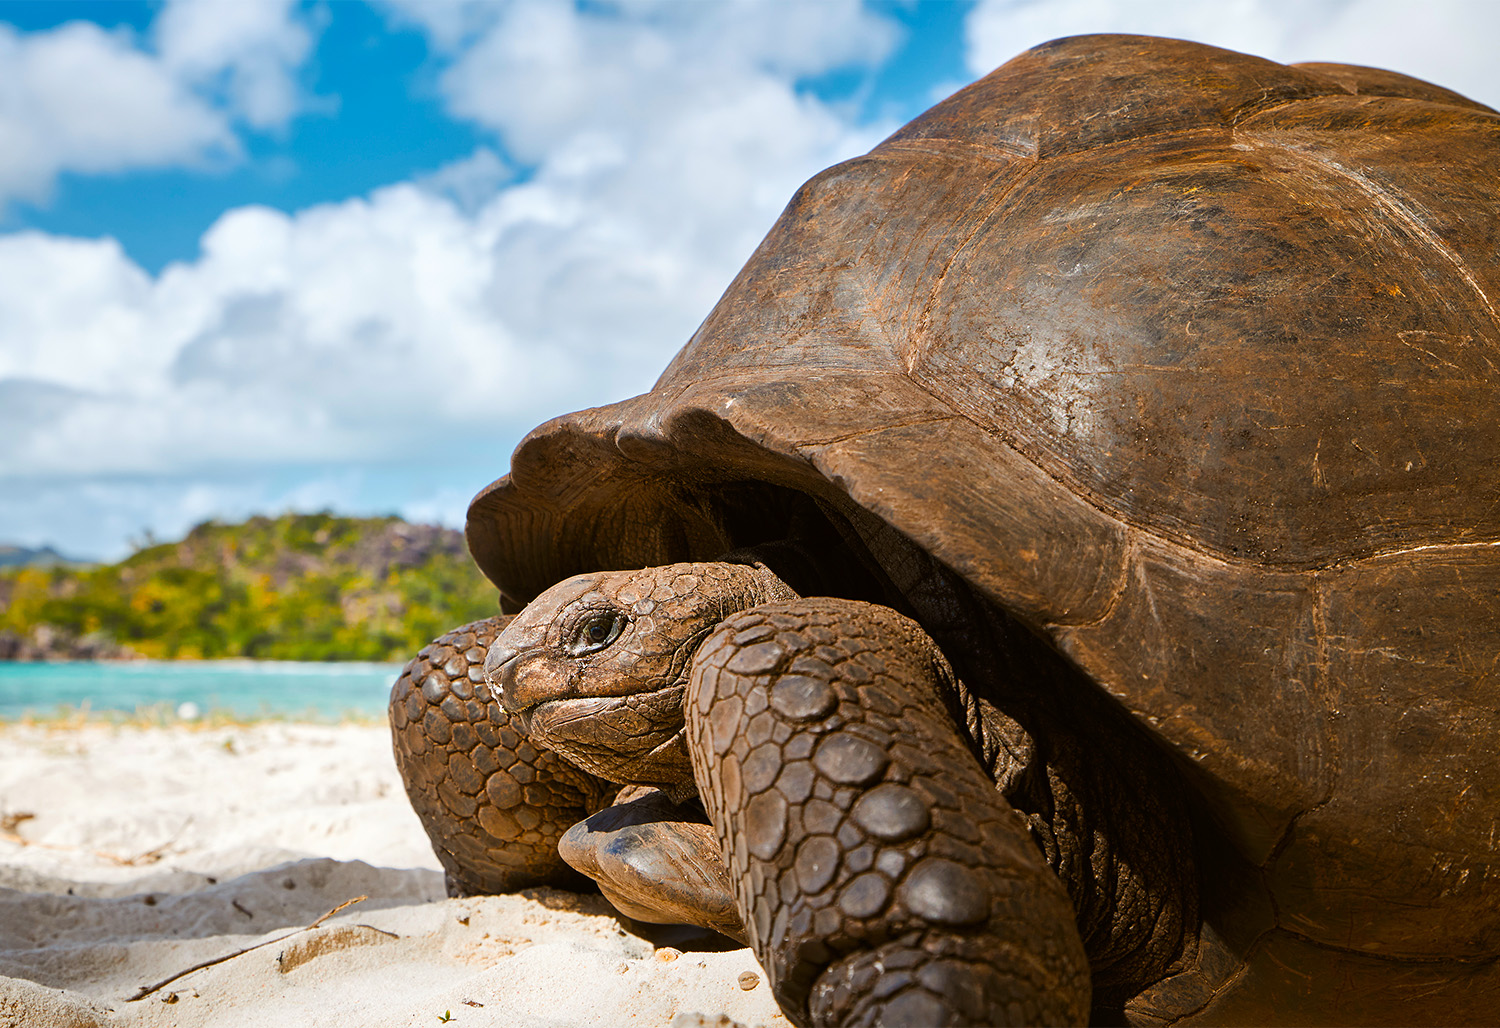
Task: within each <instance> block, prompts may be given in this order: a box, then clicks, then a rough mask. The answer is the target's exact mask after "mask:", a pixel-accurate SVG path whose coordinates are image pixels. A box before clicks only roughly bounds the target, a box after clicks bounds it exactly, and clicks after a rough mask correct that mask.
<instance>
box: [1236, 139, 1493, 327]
mask: <svg viewBox="0 0 1500 1028" xmlns="http://www.w3.org/2000/svg"><path fill="white" fill-rule="evenodd" d="M1249 135H1250V136H1251V139H1252V140H1253V141H1254V142H1256V143H1258V144H1260V145H1262V146H1271V147H1274V148H1276V149H1277V150H1279V151H1280V152H1282V153H1284V154H1287V155H1288V156H1290V157H1292V158H1294V159H1297V160H1301V161H1303V162H1304V163H1307V164H1311V165H1314V166H1316V167H1318V168H1320V169H1324V170H1326V171H1329V172H1332V173H1333V174H1335V175H1337V176H1339V178H1340V179H1342V180H1343V181H1345V182H1348V183H1349V184H1350V185H1352V186H1354V187H1355V188H1356V189H1358V190H1359V191H1360V192H1361V193H1363V194H1364V195H1365V196H1367V197H1369V199H1370V201H1371V203H1373V204H1374V206H1375V207H1376V209H1377V210H1379V211H1381V212H1382V213H1383V214H1385V215H1386V216H1387V217H1389V218H1390V219H1391V220H1392V221H1394V222H1396V223H1397V224H1398V225H1400V226H1401V227H1402V228H1403V229H1405V230H1406V232H1405V234H1406V235H1407V236H1408V237H1410V238H1411V239H1413V240H1414V241H1416V242H1418V243H1421V244H1425V245H1426V247H1427V248H1428V249H1429V250H1430V251H1431V252H1432V253H1433V254H1434V255H1436V256H1437V257H1438V258H1440V259H1441V260H1442V261H1444V262H1445V263H1447V264H1448V265H1450V266H1451V267H1452V268H1453V270H1454V271H1456V272H1457V273H1458V275H1459V277H1460V278H1462V279H1463V280H1464V282H1465V284H1467V285H1468V287H1469V288H1470V289H1471V290H1472V291H1473V293H1474V295H1475V296H1477V297H1478V298H1479V302H1480V303H1481V304H1483V305H1484V309H1485V311H1487V312H1488V313H1489V316H1490V320H1491V321H1492V322H1493V323H1494V324H1495V327H1496V329H1497V330H1500V312H1497V311H1496V310H1495V305H1494V304H1493V303H1491V302H1490V298H1489V295H1488V294H1487V293H1486V292H1485V290H1484V287H1483V286H1482V285H1481V284H1480V282H1479V280H1478V279H1477V278H1475V277H1474V273H1473V272H1472V271H1471V270H1470V268H1469V266H1468V264H1467V263H1466V262H1465V261H1464V259H1463V257H1462V256H1461V255H1460V254H1459V253H1458V252H1457V251H1456V250H1454V249H1453V248H1452V247H1450V246H1449V245H1448V244H1447V243H1446V242H1445V241H1444V240H1443V238H1442V237H1441V236H1439V235H1438V234H1437V233H1436V232H1434V231H1433V230H1432V228H1431V227H1430V226H1429V225H1427V224H1426V223H1425V222H1424V221H1423V220H1422V218H1420V217H1419V216H1418V215H1417V213H1416V212H1415V211H1413V210H1412V209H1411V208H1410V207H1409V206H1408V205H1407V203H1406V202H1405V201H1404V200H1403V198H1402V197H1400V196H1399V195H1397V194H1396V192H1395V191H1394V190H1392V189H1390V188H1389V187H1387V186H1383V185H1381V184H1380V183H1379V182H1376V181H1375V180H1374V179H1372V178H1370V177H1369V176H1367V175H1363V174H1361V173H1360V172H1358V171H1357V170H1355V169H1354V168H1350V167H1348V166H1346V165H1344V164H1341V163H1340V162H1338V161H1336V160H1333V159H1332V158H1331V157H1329V156H1328V155H1327V154H1324V153H1319V152H1316V151H1313V150H1311V149H1309V148H1306V147H1301V146H1297V145H1295V144H1293V143H1290V142H1286V141H1282V140H1274V141H1273V140H1267V139H1264V138H1261V137H1259V136H1258V134H1256V133H1253V132H1252V133H1249ZM1236 138H1238V136H1236Z"/></svg>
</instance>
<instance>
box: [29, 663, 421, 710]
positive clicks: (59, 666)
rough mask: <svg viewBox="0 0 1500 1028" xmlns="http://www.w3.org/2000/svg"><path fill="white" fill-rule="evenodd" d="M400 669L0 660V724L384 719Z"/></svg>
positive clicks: (344, 665) (351, 665) (349, 665)
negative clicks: (146, 717) (158, 715)
mask: <svg viewBox="0 0 1500 1028" xmlns="http://www.w3.org/2000/svg"><path fill="white" fill-rule="evenodd" d="M400 672H401V665H400V664H377V663H365V662H354V661H350V662H329V663H315V662H310V661H291V660H171V661H166V660H133V661H120V662H107V663H92V662H83V661H80V662H73V663H56V664H47V663H43V664H29V663H27V664H21V663H8V662H0V720H5V721H12V720H15V719H17V718H20V717H22V716H25V715H28V714H30V715H40V716H47V715H53V714H57V713H58V712H59V711H60V710H64V709H67V708H78V707H85V706H86V707H87V708H88V709H90V710H96V711H126V712H133V711H135V710H137V709H139V708H142V707H155V708H159V709H160V708H165V710H166V711H167V712H168V713H169V714H170V715H171V716H186V717H189V718H191V717H195V716H201V715H203V714H207V713H209V712H210V711H214V710H228V711H232V712H234V713H235V714H238V715H276V716H283V717H292V718H308V719H312V720H332V719H337V718H339V717H342V716H344V715H347V714H356V715H363V716H366V717H368V716H371V715H375V716H379V715H382V714H384V712H385V708H386V701H387V700H388V699H389V697H390V693H391V685H392V684H393V683H394V682H395V681H396V676H397V675H398V674H400Z"/></svg>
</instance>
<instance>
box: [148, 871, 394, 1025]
mask: <svg viewBox="0 0 1500 1028" xmlns="http://www.w3.org/2000/svg"><path fill="white" fill-rule="evenodd" d="M369 898H370V897H369V896H367V895H366V896H356V897H354V898H353V899H347V900H344V902H342V903H340V904H339V905H338V906H336V907H334V908H333V909H332V910H330V911H328V913H326V914H324V915H323V916H322V917H320V918H318V919H317V920H316V921H314V922H313V923H312V924H309V925H304V926H303V927H301V928H297V929H295V930H293V931H290V932H287V933H286V934H285V935H278V936H277V937H276V938H274V939H267V940H266V941H265V942H257V943H256V944H255V945H254V946H246V947H245V948H244V949H237V950H235V951H234V952H233V953H226V954H224V955H223V956H222V957H214V958H213V959H212V960H205V961H203V963H201V964H194V965H193V966H192V967H190V968H188V969H187V970H185V971H178V972H177V973H176V974H174V975H173V976H172V977H170V978H163V979H162V980H161V981H159V982H157V983H156V984H155V985H143V986H141V990H140V991H139V992H137V993H136V994H135V995H134V996H131V997H130V999H128V1000H126V1002H127V1003H134V1002H135V1001H136V1000H140V999H145V998H146V997H147V996H149V995H151V994H152V993H153V992H156V991H157V990H159V989H161V988H163V987H164V986H167V985H171V984H172V983H173V982H175V981H177V980H178V979H179V978H186V977H187V976H188V975H190V974H192V973H193V972H194V971H201V970H203V969H204V968H205V967H213V966H214V965H215V964H222V963H224V962H225V961H226V960H233V959H234V958H235V957H242V956H244V955H245V954H246V953H251V952H253V951H255V950H258V949H262V948H263V947H266V946H274V945H275V944H276V943H278V942H285V941H286V940H287V939H290V938H291V937H292V936H294V935H298V934H301V933H302V932H310V931H312V930H313V929H314V928H317V927H318V926H319V925H321V924H322V923H323V922H324V921H327V920H328V919H329V918H330V917H332V916H333V915H334V914H337V913H338V912H339V911H340V910H343V909H344V908H345V907H352V906H354V904H356V903H363V902H364V901H365V900H367V899H369ZM367 927H368V926H367ZM374 930H375V931H380V929H378V928H376V929H374ZM384 934H386V935H390V934H391V933H390V932H386V933H384Z"/></svg>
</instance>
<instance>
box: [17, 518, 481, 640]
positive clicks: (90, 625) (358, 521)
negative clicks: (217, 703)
mask: <svg viewBox="0 0 1500 1028" xmlns="http://www.w3.org/2000/svg"><path fill="white" fill-rule="evenodd" d="M495 610H496V608H495V590H494V587H493V586H491V585H490V584H489V583H488V582H486V581H485V580H484V578H483V577H482V576H481V575H480V574H479V572H478V571H477V570H476V569H475V568H474V565H473V563H472V562H471V561H470V559H469V556H468V553H467V552H466V551H465V549H464V545H463V536H462V534H461V533H459V532H456V531H453V530H452V529H444V528H437V527H434V526H430V525H408V524H406V523H405V522H403V521H401V520H400V519H398V518H343V517H335V516H333V515H332V514H288V515H283V516H282V517H278V518H265V517H257V518H251V519H250V520H249V521H247V522H245V523H244V524H240V525H224V524H220V523H218V522H215V521H207V522H204V523H203V524H201V525H199V526H197V527H196V528H194V529H193V530H192V531H191V532H189V533H188V536H187V538H186V539H184V540H182V541H181V542H179V543H164V544H160V545H153V546H149V547H147V548H145V549H142V550H139V551H137V552H136V553H134V554H132V555H131V556H130V557H128V558H126V559H125V560H123V561H121V562H120V563H119V564H113V565H108V566H99V567H85V568H76V567H74V568H70V567H66V566H54V567H22V568H3V569H0V632H5V631H7V630H8V631H10V632H13V633H15V634H16V635H19V636H22V637H25V636H28V635H29V634H31V633H32V632H33V630H34V629H36V628H38V627H39V626H43V625H50V626H52V627H53V628H54V629H59V630H61V631H62V632H64V633H67V634H70V635H73V636H80V637H81V636H104V637H107V638H109V639H112V640H114V641H115V642H116V643H119V644H122V645H124V646H127V647H129V648H130V649H132V650H134V651H135V652H137V653H139V654H142V655H143V656H147V657H157V658H174V657H175V658H217V657H253V658H257V659H263V660H406V659H408V658H409V657H410V656H411V655H413V654H414V653H416V651H417V650H418V649H419V648H421V647H422V646H423V645H425V644H426V643H427V642H428V641H429V640H430V639H432V638H433V637H435V636H437V635H441V634H442V633H443V632H445V631H447V630H448V629H450V628H452V627H454V626H456V625H460V624H463V623H464V622H467V621H473V620H474V619H476V618H481V617H485V616H487V615H489V614H493V613H495Z"/></svg>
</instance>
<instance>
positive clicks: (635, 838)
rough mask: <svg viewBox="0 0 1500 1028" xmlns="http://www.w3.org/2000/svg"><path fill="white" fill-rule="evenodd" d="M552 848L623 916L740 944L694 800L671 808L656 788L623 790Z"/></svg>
mask: <svg viewBox="0 0 1500 1028" xmlns="http://www.w3.org/2000/svg"><path fill="white" fill-rule="evenodd" d="M557 848H558V852H559V853H560V854H561V855H562V858H563V859H564V860H566V861H567V862H568V863H569V864H570V865H572V866H573V867H574V868H575V869H577V870H578V871H581V872H583V873H584V874H586V875H588V876H589V877H590V878H592V879H594V881H595V882H597V883H598V884H599V891H601V892H602V893H604V898H605V899H607V900H609V901H610V903H612V904H614V906H615V909H617V910H619V911H620V913H622V914H624V915H625V916H626V917H632V918H634V919H635V920H637V921H645V922H647V923H650V924H691V925H697V926H699V927H701V928H708V929H711V930H712V931H716V932H719V933H720V934H722V935H727V936H728V937H729V938H731V939H734V940H736V941H738V942H741V943H744V942H746V941H747V940H746V937H745V926H744V924H743V923H742V922H741V921H740V916H739V913H738V912H737V911H736V909H735V905H734V892H733V890H732V889H731V888H730V884H729V874H728V871H727V869H726V868H725V867H724V859H723V856H722V855H721V854H720V852H719V841H718V838H717V837H716V836H715V835H714V830H713V826H712V825H710V824H709V823H708V818H707V817H706V816H705V815H704V814H703V811H702V808H701V807H700V806H699V805H698V803H697V802H696V801H692V802H690V803H686V804H682V805H678V804H675V803H673V802H672V801H671V799H669V798H668V797H667V795H666V793H664V792H662V791H661V790H660V789H652V788H630V789H627V790H625V791H624V792H622V793H621V799H620V800H619V801H617V802H616V803H615V805H614V806H611V807H606V808H605V809H603V810H601V811H599V813H597V814H594V815H592V816H591V817H588V818H585V819H584V820H583V821H580V822H579V823H578V824H576V825H574V826H573V827H572V828H571V829H569V830H568V831H567V832H566V833H565V834H564V835H563V837H562V839H561V840H560V841H559V842H558V847H557Z"/></svg>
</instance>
